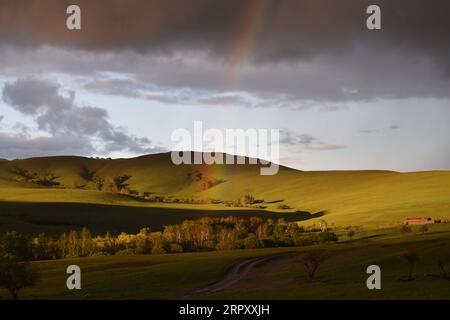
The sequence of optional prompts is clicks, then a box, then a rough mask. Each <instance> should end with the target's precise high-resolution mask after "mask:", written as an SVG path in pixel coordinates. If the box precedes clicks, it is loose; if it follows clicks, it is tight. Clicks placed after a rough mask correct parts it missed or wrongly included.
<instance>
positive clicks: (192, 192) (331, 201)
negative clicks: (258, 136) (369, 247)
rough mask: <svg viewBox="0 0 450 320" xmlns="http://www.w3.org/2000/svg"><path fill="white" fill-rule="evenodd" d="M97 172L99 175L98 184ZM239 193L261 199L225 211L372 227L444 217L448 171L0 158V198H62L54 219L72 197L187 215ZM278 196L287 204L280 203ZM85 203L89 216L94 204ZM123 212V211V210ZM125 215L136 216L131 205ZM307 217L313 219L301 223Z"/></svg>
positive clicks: (154, 158) (158, 159) (448, 204)
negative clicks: (158, 198) (166, 199)
mask: <svg viewBox="0 0 450 320" xmlns="http://www.w3.org/2000/svg"><path fill="white" fill-rule="evenodd" d="M28 176H33V177H34V178H33V179H32V178H30V177H28ZM36 176H39V178H36ZM120 176H126V179H125V181H124V183H123V184H124V185H126V189H127V190H131V192H132V193H133V194H147V195H164V196H170V197H172V199H183V201H185V200H186V199H191V200H192V199H193V200H195V201H200V200H204V201H205V202H206V204H199V203H196V202H195V201H194V202H193V203H196V204H192V203H191V204H187V203H186V202H183V203H159V202H151V201H146V200H144V199H140V198H138V197H133V196H130V195H129V194H124V193H123V192H118V191H117V190H113V189H112V188H111V187H108V186H107V185H108V184H111V183H112V182H111V181H114V179H115V178H116V177H120ZM27 177H28V178H27ZM42 177H46V178H42ZM49 177H50V178H49ZM99 179H100V180H102V181H103V180H104V181H105V182H104V186H103V187H102V189H101V190H99V189H98V180H99ZM32 180H33V181H32ZM34 180H39V181H40V180H43V182H42V181H41V182H38V183H36V182H35V181H34ZM49 181H50V182H49ZM46 184H51V185H46ZM108 188H109V189H108ZM245 194H251V195H252V196H253V197H254V198H255V199H256V200H259V203H260V205H259V206H253V208H237V209H238V211H236V212H231V213H230V214H239V213H240V212H243V211H245V210H248V209H252V210H254V211H255V210H259V211H270V212H283V213H286V214H287V213H294V212H296V211H307V212H310V213H317V212H325V213H326V214H325V216H323V217H321V218H320V219H325V220H326V221H327V222H328V223H330V224H334V225H341V226H349V225H353V226H355V225H365V226H371V227H383V226H389V225H395V224H399V223H400V222H401V221H402V220H403V219H404V218H405V217H407V216H431V217H433V218H435V219H450V172H449V171H430V172H414V173H398V172H391V171H321V172H305V171H298V170H293V169H289V168H286V167H281V168H280V171H279V173H278V174H277V175H275V176H261V175H260V173H259V166H257V165H211V166H208V165H180V166H176V165H173V164H172V162H171V160H170V154H169V153H165V154H156V155H148V156H142V157H137V158H133V159H114V160H113V159H93V158H83V157H44V158H31V159H24V160H13V161H7V160H0V201H1V202H3V203H12V202H14V203H21V202H28V203H33V204H35V205H36V206H37V207H38V206H39V203H60V202H64V203H67V206H65V207H63V208H62V209H61V211H62V212H61V213H57V212H56V213H54V216H52V217H51V218H49V217H47V220H55V221H56V220H58V216H64V213H65V212H64V210H66V208H68V207H69V206H71V205H72V204H76V203H83V204H92V205H94V204H96V205H114V206H111V214H113V212H116V209H115V208H116V207H120V206H128V207H149V208H158V212H159V213H160V214H161V215H163V214H164V212H165V210H167V208H176V209H182V210H185V211H186V212H188V213H187V216H189V210H203V211H206V213H208V212H209V213H211V212H214V211H217V210H222V211H223V210H233V209H236V208H228V207H226V206H225V204H224V202H225V201H233V200H236V199H238V198H240V197H242V196H243V195H245ZM212 200H214V201H212ZM280 204H281V205H286V208H285V209H281V207H280ZM130 210H131V209H130ZM5 211H8V210H3V209H2V210H1V212H0V219H1V220H0V223H1V221H3V225H5V224H7V222H6V221H7V219H6V220H5V214H10V215H11V214H14V212H10V211H11V210H9V211H8V213H7V212H5ZM13 211H14V210H13ZM91 211H92V215H93V217H94V216H95V214H96V211H95V210H91ZM102 211H105V210H102ZM106 211H107V210H106ZM67 212H73V210H69V209H67ZM130 212H131V211H130ZM121 214H123V215H126V214H127V212H126V210H125V211H123V212H122V211H121ZM65 216H67V215H65ZM131 216H132V217H133V219H138V218H136V215H135V214H134V213H133V214H130V217H131ZM134 221H135V222H136V220H134ZM146 221H147V220H146ZM313 222H314V219H312V220H309V221H307V222H305V223H313Z"/></svg>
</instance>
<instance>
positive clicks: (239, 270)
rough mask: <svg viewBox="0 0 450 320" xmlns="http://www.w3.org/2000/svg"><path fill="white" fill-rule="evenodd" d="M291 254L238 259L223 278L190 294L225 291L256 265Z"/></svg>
mask: <svg viewBox="0 0 450 320" xmlns="http://www.w3.org/2000/svg"><path fill="white" fill-rule="evenodd" d="M290 255H292V253H289V252H288V253H278V254H274V255H270V256H265V257H257V258H251V259H246V260H242V261H238V262H236V263H235V264H233V265H232V266H231V267H230V268H229V269H228V271H227V272H226V273H225V275H224V276H223V277H222V279H220V280H218V281H216V282H214V283H213V284H211V285H209V286H207V287H205V288H202V289H198V290H196V291H193V292H191V293H190V294H188V295H189V296H194V295H201V294H210V293H215V292H220V291H223V290H225V289H226V288H228V287H230V286H231V285H233V284H235V283H236V282H238V281H239V280H241V279H243V278H245V276H247V274H248V273H249V272H250V271H252V270H253V269H254V268H255V267H257V266H260V265H262V264H266V263H269V262H271V261H273V260H276V259H280V258H282V257H286V256H290Z"/></svg>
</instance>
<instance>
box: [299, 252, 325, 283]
mask: <svg viewBox="0 0 450 320" xmlns="http://www.w3.org/2000/svg"><path fill="white" fill-rule="evenodd" d="M328 258H329V257H328V255H327V254H326V251H325V250H322V249H316V250H310V251H308V252H307V253H305V254H304V255H303V257H302V262H303V265H304V266H305V267H306V269H307V270H308V276H309V278H310V279H314V278H315V274H316V271H317V269H318V268H319V267H320V266H321V265H322V264H323V263H324V262H325V261H326V260H328Z"/></svg>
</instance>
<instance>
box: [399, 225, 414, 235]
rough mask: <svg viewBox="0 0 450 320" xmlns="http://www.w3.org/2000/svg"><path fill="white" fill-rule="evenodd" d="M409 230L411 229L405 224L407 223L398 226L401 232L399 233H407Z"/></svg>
mask: <svg viewBox="0 0 450 320" xmlns="http://www.w3.org/2000/svg"><path fill="white" fill-rule="evenodd" d="M411 231H412V229H411V227H410V226H409V225H407V224H405V225H403V226H402V227H401V228H400V232H401V233H409V232H411Z"/></svg>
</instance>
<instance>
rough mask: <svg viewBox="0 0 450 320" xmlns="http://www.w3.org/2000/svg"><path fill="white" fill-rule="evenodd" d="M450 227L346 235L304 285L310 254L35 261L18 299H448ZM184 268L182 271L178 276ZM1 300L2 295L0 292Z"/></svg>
mask: <svg viewBox="0 0 450 320" xmlns="http://www.w3.org/2000/svg"><path fill="white" fill-rule="evenodd" d="M449 247H450V226H449V225H435V226H432V227H431V228H430V231H429V232H427V233H425V234H422V233H419V232H417V230H414V232H412V233H408V234H402V233H400V232H399V231H398V229H386V230H383V231H382V232H381V231H380V232H373V231H362V232H360V233H358V234H357V235H356V236H355V239H352V240H348V239H345V237H343V238H342V241H341V242H339V243H337V244H332V245H324V246H322V248H323V249H325V250H327V252H328V253H329V256H330V259H329V260H328V261H327V262H326V263H325V264H324V266H323V268H320V269H319V271H318V274H317V275H318V277H317V279H315V280H310V279H309V278H308V277H307V276H306V270H305V268H304V267H303V265H302V263H301V262H300V258H301V256H302V254H303V253H304V252H305V251H307V250H311V249H313V248H312V247H306V248H275V249H258V250H235V251H225V252H206V253H183V254H172V255H148V256H122V257H119V256H112V257H93V258H82V259H73V260H59V261H41V262H34V263H33V264H34V265H35V266H36V267H37V268H38V269H39V270H40V271H41V274H42V282H41V283H40V284H39V285H38V286H37V287H35V288H33V289H26V290H24V291H23V293H22V295H21V296H22V298H24V299H36V298H40V299H41V298H42V299H54V298H57V299H110V298H111V299H180V298H187V299H191V298H192V299H219V298H220V299H229V298H233V299H424V298H433V299H449V298H450V290H448V288H449V285H450V282H449V281H448V280H443V279H439V278H437V277H436V275H438V274H439V268H438V267H437V259H438V258H439V257H441V256H443V255H446V254H447V256H448V254H450V252H449V249H448V248H449ZM410 249H414V250H415V251H416V252H417V253H418V254H419V257H420V260H419V262H418V263H417V265H416V267H415V269H414V277H415V280H414V281H401V280H400V279H401V278H402V277H403V276H405V275H406V274H407V273H408V266H407V264H406V262H405V261H404V260H403V259H402V258H401V255H402V253H404V252H406V251H408V250H410ZM282 252H291V253H294V255H288V256H286V257H287V258H285V259H279V260H276V261H274V262H273V263H270V264H267V265H262V266H259V267H257V268H255V269H254V270H252V272H251V273H250V274H248V275H247V276H246V277H244V278H243V279H242V280H241V281H238V282H237V283H235V284H233V285H231V286H230V287H229V288H227V289H226V290H224V291H222V292H218V293H214V294H203V295H195V294H192V292H195V290H197V289H199V288H202V287H205V286H207V285H208V284H211V283H213V282H214V281H216V280H217V279H219V278H221V277H222V276H223V275H224V273H225V272H226V270H227V269H228V268H229V266H230V265H232V264H233V263H235V262H236V261H240V260H243V259H248V258H252V257H257V256H269V255H273V254H275V253H282ZM70 264H77V265H79V266H80V267H81V269H82V290H73V291H69V290H67V288H66V286H65V281H66V274H65V269H66V267H67V266H68V265H70ZM371 264H377V265H379V266H380V267H381V270H382V289H381V290H368V289H367V288H366V279H367V277H368V275H367V274H366V268H367V266H369V265H371ZM181 270H182V271H181ZM0 295H1V297H2V298H7V293H6V292H5V291H0Z"/></svg>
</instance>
